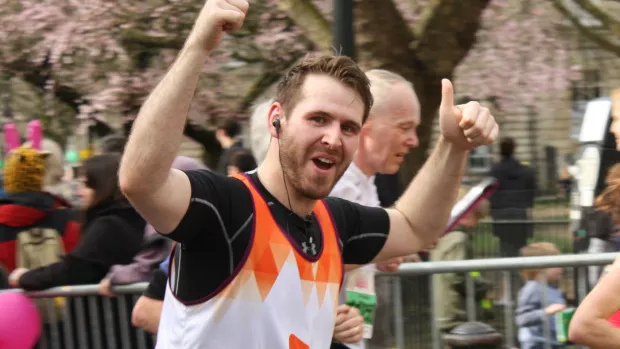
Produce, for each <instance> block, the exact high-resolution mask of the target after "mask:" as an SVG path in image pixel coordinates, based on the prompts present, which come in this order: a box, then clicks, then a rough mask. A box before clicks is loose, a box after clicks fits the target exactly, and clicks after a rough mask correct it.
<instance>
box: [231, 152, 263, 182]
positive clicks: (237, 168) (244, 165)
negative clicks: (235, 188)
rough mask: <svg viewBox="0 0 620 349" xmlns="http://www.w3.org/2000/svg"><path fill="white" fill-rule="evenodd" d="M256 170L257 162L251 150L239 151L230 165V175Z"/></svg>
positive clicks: (232, 157)
mask: <svg viewBox="0 0 620 349" xmlns="http://www.w3.org/2000/svg"><path fill="white" fill-rule="evenodd" d="M255 168H256V160H254V156H253V155H252V153H251V152H250V151H249V150H245V149H243V150H237V151H236V152H235V153H234V154H233V155H232V156H231V157H230V161H229V163H228V175H229V176H230V175H234V174H237V173H243V172H249V171H252V170H253V169H255Z"/></svg>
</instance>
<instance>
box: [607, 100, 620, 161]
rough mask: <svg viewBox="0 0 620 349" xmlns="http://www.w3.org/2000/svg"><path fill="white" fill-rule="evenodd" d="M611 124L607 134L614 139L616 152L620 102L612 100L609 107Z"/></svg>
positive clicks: (619, 142) (619, 136) (618, 141)
mask: <svg viewBox="0 0 620 349" xmlns="http://www.w3.org/2000/svg"><path fill="white" fill-rule="evenodd" d="M611 117H612V122H611V126H610V127H609V132H611V133H613V134H614V137H616V150H618V151H620V100H613V103H612V105H611Z"/></svg>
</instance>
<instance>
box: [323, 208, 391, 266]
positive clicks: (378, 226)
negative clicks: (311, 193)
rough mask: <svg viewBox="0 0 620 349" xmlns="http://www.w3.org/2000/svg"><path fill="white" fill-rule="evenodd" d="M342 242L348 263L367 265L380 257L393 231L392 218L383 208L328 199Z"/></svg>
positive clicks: (343, 254) (344, 256)
mask: <svg viewBox="0 0 620 349" xmlns="http://www.w3.org/2000/svg"><path fill="white" fill-rule="evenodd" d="M325 203H326V204H327V206H328V207H329V210H330V211H331V213H332V216H333V218H334V221H335V222H334V223H335V225H336V228H337V229H338V235H339V236H340V240H341V242H342V256H343V259H344V263H345V264H368V263H370V262H371V261H372V260H373V259H374V258H375V257H376V256H377V254H379V251H381V249H382V248H383V245H384V244H385V241H386V240H387V237H388V234H389V232H390V217H389V216H388V214H387V211H386V210H385V209H383V208H381V207H368V206H363V205H360V204H356V203H354V202H351V201H347V200H344V199H340V198H335V197H329V198H327V199H325Z"/></svg>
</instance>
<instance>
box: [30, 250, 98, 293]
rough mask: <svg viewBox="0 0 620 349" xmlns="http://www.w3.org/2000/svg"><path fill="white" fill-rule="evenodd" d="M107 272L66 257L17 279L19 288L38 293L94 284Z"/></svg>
mask: <svg viewBox="0 0 620 349" xmlns="http://www.w3.org/2000/svg"><path fill="white" fill-rule="evenodd" d="M107 272H108V267H107V266H104V265H101V264H95V263H92V262H89V261H85V260H83V259H80V258H76V257H73V256H71V255H67V256H66V257H65V258H64V259H63V260H62V261H60V262H56V263H52V264H50V265H48V266H45V267H41V268H37V269H33V270H31V271H29V272H26V273H25V274H24V275H22V276H21V278H20V279H19V287H21V288H23V289H25V290H28V291H38V290H44V289H47V288H50V287H56V286H70V285H90V284H96V283H99V281H101V279H103V278H104V277H105V275H106V273H107Z"/></svg>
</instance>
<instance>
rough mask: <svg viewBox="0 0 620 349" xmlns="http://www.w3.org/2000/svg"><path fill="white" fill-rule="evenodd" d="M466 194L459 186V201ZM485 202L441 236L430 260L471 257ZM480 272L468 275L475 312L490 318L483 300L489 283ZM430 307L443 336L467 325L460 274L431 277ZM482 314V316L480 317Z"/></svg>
mask: <svg viewBox="0 0 620 349" xmlns="http://www.w3.org/2000/svg"><path fill="white" fill-rule="evenodd" d="M468 191H469V188H468V187H466V186H463V187H461V190H460V192H459V199H458V200H461V199H462V198H463V197H464V196H465V194H467V192H468ZM488 206H489V203H488V202H487V201H486V200H485V201H483V202H482V203H480V204H479V206H478V207H476V208H475V209H474V210H473V211H472V212H470V213H468V214H467V215H466V216H464V217H463V218H461V220H460V221H459V226H458V227H457V228H456V229H455V230H453V231H451V232H449V233H447V234H446V235H444V236H443V237H442V238H441V239H440V240H439V242H438V243H437V245H436V246H435V247H434V248H433V249H432V250H431V253H430V259H431V260H432V261H459V260H466V259H471V258H473V252H472V251H473V240H472V239H473V237H472V235H473V233H474V228H475V227H476V226H477V225H478V222H480V220H481V219H483V218H484V217H485V216H486V215H488V211H489V207H488ZM479 274H480V273H474V272H472V273H470V277H472V278H473V280H474V292H475V294H474V297H475V300H476V301H477V303H478V305H479V306H480V308H481V309H477V310H476V313H477V314H478V318H479V319H480V320H483V321H484V320H488V319H490V315H491V314H490V312H489V311H488V306H487V302H484V300H486V296H487V292H488V291H490V289H491V284H490V283H489V282H487V281H486V280H484V279H483V278H482V277H480V276H479ZM433 292H434V296H435V298H434V302H433V304H434V306H435V309H436V312H435V314H434V315H435V317H436V319H437V325H438V326H439V329H440V330H441V331H442V332H443V333H448V332H450V331H451V330H452V329H453V328H454V327H456V326H458V325H461V324H463V323H465V322H467V320H468V318H467V310H466V309H467V307H466V300H467V298H466V297H467V293H466V286H465V275H463V274H461V273H444V274H435V275H433ZM480 315H482V316H480Z"/></svg>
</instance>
